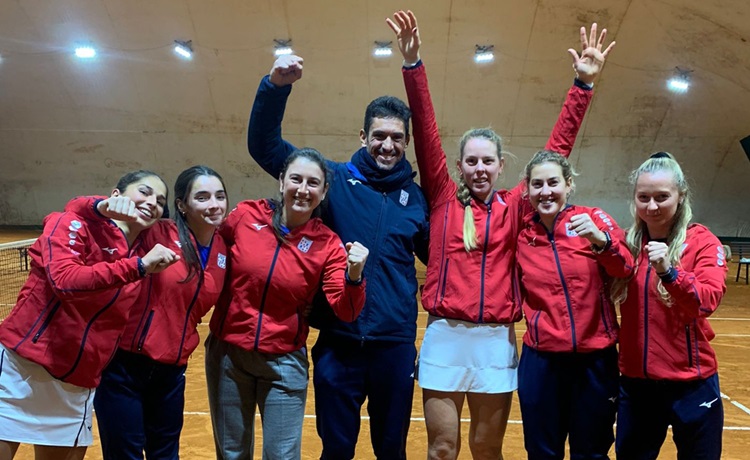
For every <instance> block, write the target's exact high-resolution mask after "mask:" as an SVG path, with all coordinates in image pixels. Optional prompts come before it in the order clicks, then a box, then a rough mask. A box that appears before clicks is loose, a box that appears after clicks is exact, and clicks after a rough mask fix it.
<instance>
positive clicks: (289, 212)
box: [279, 157, 328, 228]
mask: <svg viewBox="0 0 750 460" xmlns="http://www.w3.org/2000/svg"><path fill="white" fill-rule="evenodd" d="M279 190H280V191H281V196H282V197H283V199H284V210H283V218H284V222H285V223H286V225H287V227H289V228H294V227H297V226H299V225H302V224H304V223H305V222H307V221H308V220H310V217H311V216H312V213H313V211H314V210H315V208H317V207H318V205H320V202H321V201H323V199H324V198H325V196H326V192H327V191H328V184H327V183H326V176H325V172H324V171H323V170H322V169H321V168H320V166H319V165H318V164H317V163H316V162H314V161H311V160H309V159H307V158H304V157H299V158H297V159H296V160H294V161H293V162H291V163H290V164H289V166H288V167H287V169H286V171H285V172H284V173H283V176H282V177H280V178H279Z"/></svg>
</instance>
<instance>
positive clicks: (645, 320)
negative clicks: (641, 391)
mask: <svg viewBox="0 0 750 460" xmlns="http://www.w3.org/2000/svg"><path fill="white" fill-rule="evenodd" d="M650 278H651V265H650V264H649V266H648V268H647V269H646V282H645V283H643V376H644V377H646V378H648V281H649V279H650Z"/></svg>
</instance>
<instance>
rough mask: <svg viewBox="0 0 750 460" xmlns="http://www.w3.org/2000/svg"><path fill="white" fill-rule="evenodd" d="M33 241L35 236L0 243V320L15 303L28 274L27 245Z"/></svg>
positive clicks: (29, 245)
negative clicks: (28, 238)
mask: <svg viewBox="0 0 750 460" xmlns="http://www.w3.org/2000/svg"><path fill="white" fill-rule="evenodd" d="M34 241H36V238H32V239H30V240H22V241H14V242H11V243H2V244H0V321H2V320H4V319H5V318H6V317H7V316H8V313H10V311H11V310H12V309H13V307H14V306H15V305H16V298H17V297H18V292H19V291H20V290H21V286H23V283H25V282H26V278H27V277H28V276H29V268H31V267H30V263H31V261H30V259H29V247H31V245H32V244H33V243H34Z"/></svg>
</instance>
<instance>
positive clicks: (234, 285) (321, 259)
mask: <svg viewBox="0 0 750 460" xmlns="http://www.w3.org/2000/svg"><path fill="white" fill-rule="evenodd" d="M271 206H272V205H271V203H270V202H269V201H268V200H257V201H243V202H241V203H239V204H238V205H237V207H236V208H235V209H234V210H232V212H230V213H229V216H227V220H226V222H225V223H224V225H223V226H222V229H221V235H222V236H223V237H224V239H225V240H226V242H227V244H228V245H229V267H230V271H229V273H228V275H227V276H228V280H227V283H226V286H225V289H224V292H223V293H222V295H221V297H220V299H219V302H218V303H217V304H216V310H215V311H214V314H213V315H212V316H211V322H210V327H211V332H212V333H213V334H216V336H217V337H218V338H220V339H221V340H224V341H226V342H228V343H231V344H233V345H235V346H237V347H240V348H242V349H244V350H248V351H259V352H262V353H290V352H292V351H296V350H299V349H300V348H302V347H304V346H305V342H306V340H307V334H308V332H309V325H308V323H307V318H306V317H305V315H304V313H305V310H306V309H307V307H308V306H309V305H311V304H312V300H313V297H314V296H315V294H316V293H317V292H318V291H319V290H321V289H322V290H323V292H324V293H325V295H326V297H327V299H328V302H329V303H330V304H331V308H332V309H333V311H334V312H335V313H336V315H337V316H338V317H339V318H341V319H342V320H343V321H354V319H355V318H357V315H359V312H360V311H361V310H362V307H363V306H364V303H365V286H364V285H365V283H364V280H363V282H362V283H359V284H353V283H350V282H348V281H346V279H345V272H346V260H347V255H346V249H345V248H344V246H343V244H342V243H341V240H340V239H339V237H338V236H337V235H336V234H335V233H333V231H332V230H331V229H329V228H328V227H326V226H325V225H324V224H323V222H322V221H321V220H320V219H318V218H313V219H310V220H309V221H308V222H307V223H306V224H305V225H302V226H300V227H297V228H295V229H294V230H292V231H291V232H290V233H289V235H287V242H286V243H283V244H282V243H279V242H278V241H277V239H276V236H275V234H274V232H273V228H272V225H271V219H272V216H273V209H272V207H271Z"/></svg>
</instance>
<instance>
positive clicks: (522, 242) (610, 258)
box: [516, 205, 633, 353]
mask: <svg viewBox="0 0 750 460" xmlns="http://www.w3.org/2000/svg"><path fill="white" fill-rule="evenodd" d="M584 213H585V214H588V215H589V216H591V220H592V221H593V222H594V224H595V225H596V227H597V228H598V229H599V230H601V231H602V232H606V233H608V234H609V237H610V239H611V245H610V246H609V248H604V251H603V252H602V253H600V254H596V253H595V252H594V251H593V250H592V249H591V243H589V240H587V239H586V238H583V237H579V236H578V235H577V234H576V233H575V231H574V230H571V229H570V218H571V217H572V216H575V215H578V214H584ZM624 241H625V233H624V232H623V231H622V229H620V227H618V226H617V223H616V222H615V221H614V219H612V218H611V217H610V216H609V215H607V214H606V213H605V212H604V211H602V210H601V209H598V208H588V207H583V206H575V205H572V206H567V207H566V208H564V209H563V210H562V211H560V213H559V214H558V215H557V217H556V218H555V222H554V226H553V231H552V232H548V231H547V228H546V227H545V226H544V224H542V222H541V221H540V220H539V215H538V214H537V213H532V214H528V215H527V216H526V217H525V218H524V225H523V228H522V230H521V233H520V235H519V236H518V248H517V251H516V260H517V263H518V268H519V279H520V282H521V295H522V298H523V311H524V316H525V317H526V325H527V329H526V333H525V334H524V336H523V342H524V343H525V344H526V345H527V346H529V347H532V348H534V349H537V350H539V351H551V352H573V353H576V352H579V353H586V352H590V351H594V350H601V349H604V348H607V347H611V346H613V345H614V344H615V343H616V342H617V335H618V330H619V326H618V325H617V315H616V313H615V307H614V305H613V303H612V302H611V301H610V292H609V291H610V287H611V278H612V277H618V278H625V277H627V276H630V274H631V273H632V271H633V256H632V255H631V254H630V251H629V250H628V247H627V245H626V244H625V243H624Z"/></svg>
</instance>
